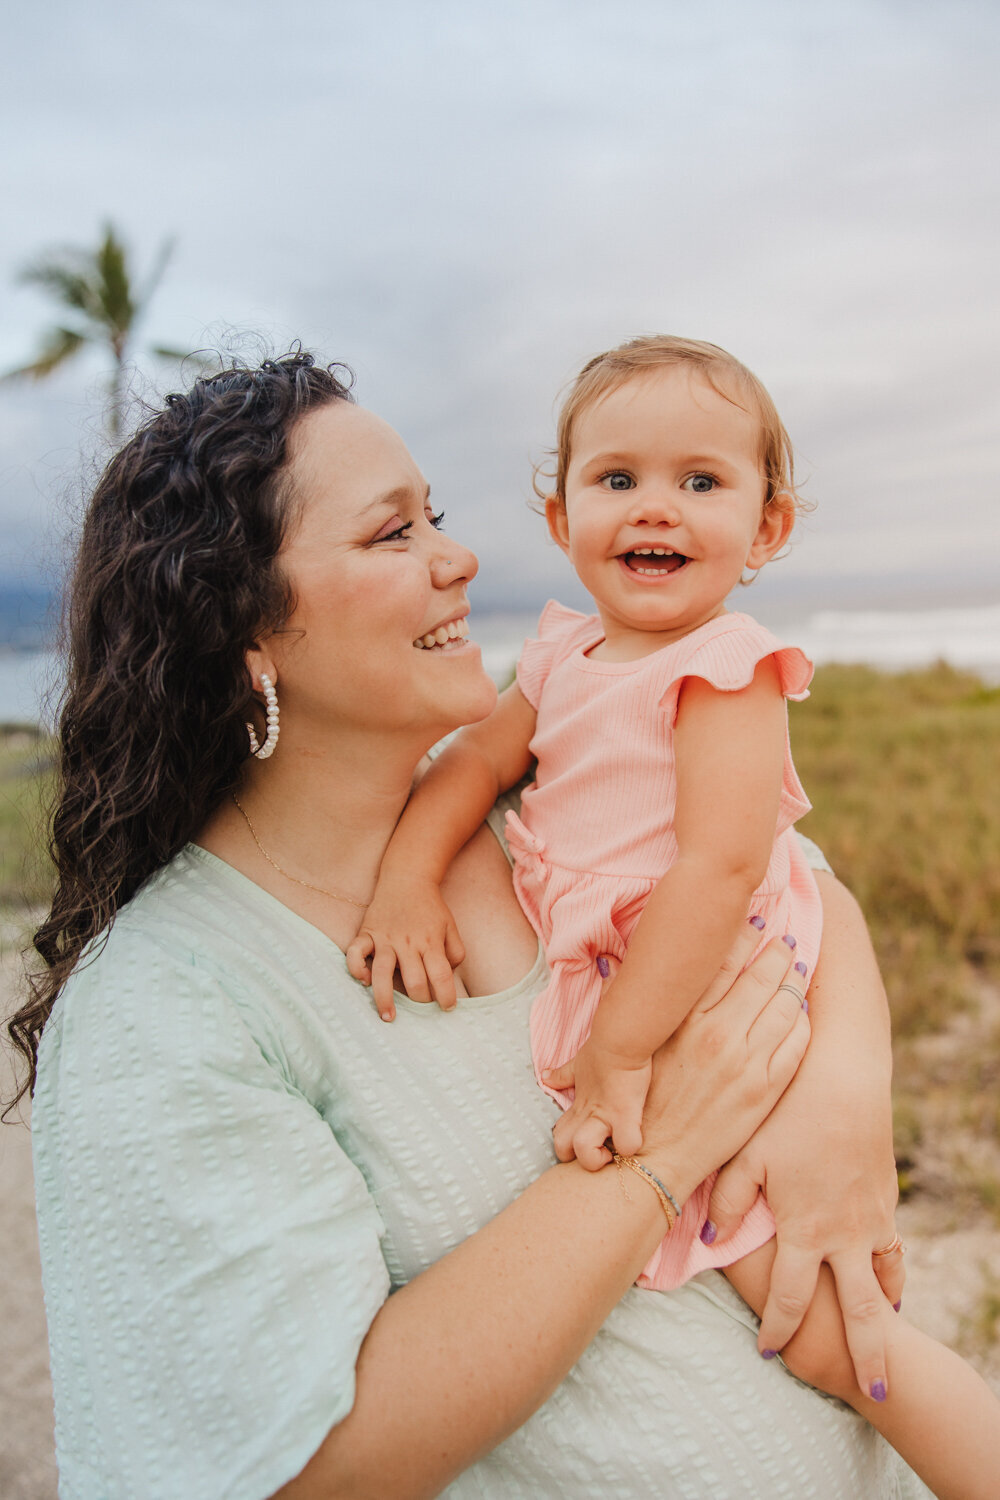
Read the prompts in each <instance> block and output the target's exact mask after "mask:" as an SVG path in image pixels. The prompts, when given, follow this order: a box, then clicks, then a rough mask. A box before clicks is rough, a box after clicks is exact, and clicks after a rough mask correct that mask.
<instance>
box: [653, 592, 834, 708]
mask: <svg viewBox="0 0 1000 1500" xmlns="http://www.w3.org/2000/svg"><path fill="white" fill-rule="evenodd" d="M768 656H771V657H773V658H774V662H775V665H776V666H777V668H778V677H779V681H780V683H781V691H782V694H783V695H784V697H786V698H791V699H793V700H794V701H795V702H799V701H800V700H801V699H803V698H808V696H809V684H810V682H811V681H812V675H813V664H812V662H811V661H810V660H809V658H808V656H806V654H805V652H804V651H801V650H800V649H799V647H798V646H786V645H785V644H784V642H783V641H780V640H779V639H778V637H777V636H776V635H773V634H772V633H771V631H770V630H767V629H766V628H765V627H764V626H763V625H759V624H758V623H757V621H756V620H752V619H751V618H750V616H749V615H740V614H733V615H722V616H720V618H719V619H718V620H711V621H709V623H708V625H705V626H703V627H702V629H701V630H695V631H692V633H691V635H690V636H687V637H685V639H684V640H682V641H680V642H678V649H677V651H676V652H675V654H674V655H673V656H672V659H671V670H670V682H669V683H668V684H666V686H665V689H664V694H663V699H662V701H663V702H664V703H667V702H668V701H669V700H670V699H671V697H673V698H674V700H675V701H676V694H677V689H678V688H679V686H680V684H681V683H682V682H683V680H684V678H685V677H701V678H703V679H704V681H705V682H708V683H710V684H711V685H712V687H714V688H718V689H719V691H720V692H724V693H734V692H738V691H739V690H740V688H745V687H748V686H749V685H750V683H751V682H752V681H753V675H754V672H755V671H756V670H757V664H758V662H762V661H764V660H765V658H766V657H768Z"/></svg>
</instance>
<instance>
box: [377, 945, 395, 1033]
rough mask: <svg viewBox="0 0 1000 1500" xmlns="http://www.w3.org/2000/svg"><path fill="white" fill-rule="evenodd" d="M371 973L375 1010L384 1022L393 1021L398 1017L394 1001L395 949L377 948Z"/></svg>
mask: <svg viewBox="0 0 1000 1500" xmlns="http://www.w3.org/2000/svg"><path fill="white" fill-rule="evenodd" d="M371 973H372V999H373V1000H374V1001H375V1009H376V1010H377V1011H378V1013H379V1015H380V1016H381V1017H382V1020H383V1021H391V1020H393V1019H394V1017H395V1015H396V1002H395V1000H394V999H393V979H394V978H395V975H396V953H395V950H394V949H393V948H390V947H388V946H385V945H383V946H380V947H377V948H376V950H375V957H374V958H373V959H372V962H371Z"/></svg>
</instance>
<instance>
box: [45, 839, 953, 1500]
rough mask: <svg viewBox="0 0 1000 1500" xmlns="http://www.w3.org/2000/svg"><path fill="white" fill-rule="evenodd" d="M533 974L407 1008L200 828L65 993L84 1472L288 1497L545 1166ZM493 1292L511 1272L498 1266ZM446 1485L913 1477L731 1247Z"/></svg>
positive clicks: (556, 1499)
mask: <svg viewBox="0 0 1000 1500" xmlns="http://www.w3.org/2000/svg"><path fill="white" fill-rule="evenodd" d="M543 981H544V966H543V963H542V961H541V958H540V957H539V958H538V960H536V963H535V966H534V967H533V969H532V971H531V972H530V973H529V974H528V975H526V976H525V978H524V979H523V980H522V981H521V983H520V984H518V985H516V986H514V987H513V988H512V989H510V990H508V991H506V992H504V993H503V994H501V995H496V996H487V997H484V998H480V999H475V1000H470V1001H465V1002H463V1003H462V1005H461V1006H460V1008H459V1010H458V1011H457V1012H454V1013H452V1014H450V1015H444V1014H442V1013H441V1012H440V1011H438V1010H437V1009H436V1007H430V1006H427V1007H422V1006H418V1005H415V1004H413V1003H412V1002H410V1001H409V1000H407V999H406V998H404V997H397V1004H398V1007H399V1016H398V1019H397V1021H396V1023H395V1024H394V1025H393V1026H385V1025H384V1024H383V1023H382V1022H381V1021H379V1019H378V1018H377V1016H376V1015H375V1013H374V1011H373V1009H372V1006H371V1004H370V1000H369V997H368V994H367V992H366V991H365V990H363V989H362V988H360V987H359V986H358V985H357V984H355V982H354V981H353V980H352V979H351V978H350V976H349V975H348V974H347V970H346V966H345V963H344V959H343V956H342V955H341V954H340V952H339V950H338V949H336V948H335V947H334V946H333V944H331V943H330V942H329V941H328V940H327V939H326V938H325V937H324V936H323V935H322V934H321V933H319V932H318V931H317V930H316V929H315V928H313V927H311V926H310V925H309V924H308V923H306V922H304V921H302V920H301V919H300V918H298V917H297V916H295V914H294V913H292V912H290V911H289V910H288V909H287V908H285V907H284V906H282V905H281V904H280V903H279V902H277V901H275V900H274V899H273V898H272V897H270V896H268V895H267V894H266V893H265V892H264V891H261V890H260V889H259V888H258V887H257V886H255V885H254V884H253V883H252V882H250V881H248V880H246V879H245V878H244V877H243V876H241V875H240V874H238V872H236V871H235V870H232V869H231V868H230V867H229V866H227V865H226V864H224V863H222V862H221V861H219V860H218V859H215V858H214V857H213V856H212V855H209V854H207V853H205V851H203V850H200V849H197V848H193V847H191V848H188V849H187V850H185V851H184V852H183V853H182V854H180V855H179V856H178V858H177V859H176V860H175V861H174V862H173V864H172V865H170V866H169V867H168V868H167V869H166V870H164V871H162V872H161V873H160V874H159V875H158V876H156V877H155V878H154V879H153V880H151V881H150V882H149V884H148V885H147V886H146V887H145V888H144V889H143V891H142V892H141V893H140V894H139V895H138V896H137V897H136V898H135V899H134V900H133V901H132V902H131V903H130V905H129V906H128V907H127V908H126V909H125V911H123V912H122V914H121V916H120V918H119V920H118V922H117V923H116V925H115V928H114V931H113V932H112V934H111V937H110V939H109V941H108V943H107V946H106V947H105V949H104V950H103V952H102V953H100V955H99V956H98V957H97V958H96V959H95V960H94V961H93V962H92V963H90V964H89V965H88V966H86V967H84V968H83V969H81V970H80V971H79V972H78V973H77V974H76V975H75V976H74V977H73V979H72V980H71V981H70V984H69V985H68V986H67V988H66V990H65V992H64V994H63V996H62V997H61V999H60V1001H59V1003H58V1005H57V1008H56V1011H55V1013H54V1014H53V1017H52V1020H51V1021H50V1023H49V1025H48V1027H47V1028H46V1031H45V1035H44V1038H43V1042H42V1050H41V1060H40V1075H39V1085H38V1090H37V1093H36V1099H35V1105H34V1111H33V1131H34V1151H35V1171H36V1182H37V1195H38V1210H39V1230H40V1239H41V1247H42V1261H43V1275H44V1283H45V1294H46V1308H47V1313H48V1318H49V1334H50V1342H51V1350H52V1373H53V1383H54V1389H55V1400H56V1441H57V1452H58V1458H59V1464H60V1493H61V1495H62V1497H63V1500H263V1497H265V1496H267V1495H270V1494H271V1493H272V1492H273V1491H274V1490H275V1489H277V1488H278V1487H279V1486H280V1485H281V1484H283V1483H284V1482H286V1481H287V1480H288V1479H290V1478H291V1477H292V1476H293V1475H294V1474H295V1473H296V1472H298V1470H299V1469H300V1468H301V1467H302V1465H303V1464H304V1463H305V1461H306V1460H307V1459H308V1457H309V1456H310V1455H311V1454H312V1453H313V1452H314V1451H315V1449H316V1448H317V1447H318V1446H319V1444H320V1442H321V1441H322V1439H323V1437H324V1436H325V1434H326V1432H327V1431H328V1429H329V1428H330V1426H331V1425H332V1424H333V1423H335V1422H336V1421H338V1420H339V1419H341V1418H342V1417H343V1416H344V1415H345V1414H346V1412H347V1411H348V1410H349V1409H350V1406H351V1403H352V1400H353V1393H354V1363H355V1359H356V1356H357V1350H358V1348H359V1346H360V1343H361V1340H362V1339H363V1337H364V1333H365V1331H366V1329H367V1327H368V1325H369V1323H370V1322H371V1320H372V1318H373V1317H374V1316H375V1314H376V1312H377V1311H378V1309H379V1307H380V1306H381V1304H382V1302H383V1301H384V1299H385V1297H386V1296H387V1295H388V1293H389V1291H390V1287H391V1286H393V1285H400V1284H402V1283H403V1282H404V1281H406V1280H407V1279H408V1278H410V1277H411V1276H413V1275H415V1274H417V1273H418V1272H419V1271H421V1270H422V1269H424V1268H425V1267H426V1266H427V1265H429V1264H430V1263H431V1262H433V1261H434V1260H436V1259H438V1258H439V1257H440V1256H441V1255H442V1254H444V1253H445V1252H446V1251H447V1250H448V1249H450V1248H451V1247H452V1246H454V1245H455V1244H457V1243H458V1242H460V1241H461V1240H462V1239H463V1238H465V1237H466V1236H467V1235H468V1234H470V1233H472V1232H473V1231H474V1230H476V1229H477V1228H478V1227H479V1226H480V1225H482V1224H483V1223H484V1222H486V1221H487V1220H488V1219H489V1218H491V1217H492V1216H493V1215H495V1214H496V1213H497V1212H498V1211H499V1210H500V1209H501V1208H503V1207H504V1205H505V1204H507V1203H508V1202H510V1200H511V1199H512V1198H513V1197H514V1195H515V1194H517V1193H518V1192H519V1191H520V1190H522V1189H523V1188H524V1187H525V1186H526V1185H527V1184H528V1183H529V1182H530V1181H532V1180H533V1179H534V1178H535V1177H536V1176H537V1175H538V1174H539V1173H540V1172H541V1171H543V1170H544V1169H545V1168H546V1167H547V1166H548V1165H550V1163H551V1160H552V1157H551V1142H550V1135H549V1132H550V1128H551V1124H552V1120H553V1118H554V1112H555V1106H554V1105H553V1104H552V1103H551V1101H550V1100H548V1099H547V1098H546V1097H545V1096H544V1095H543V1094H541V1092H540V1091H539V1090H538V1089H537V1088H536V1086H535V1084H534V1081H533V1077H532V1070H531V1060H530V1055H529V1049H528V1013H529V1011H530V1007H531V1002H532V999H533V997H534V995H535V994H536V993H537V991H538V989H539V988H540V986H541V984H542V983H543ZM483 1294H484V1296H488V1295H489V1288H488V1287H487V1288H484V1292H483ZM445 1493H446V1494H447V1495H448V1496H449V1497H452V1500H471V1497H481V1500H482V1497H486V1500H501V1497H503V1500H582V1497H594V1500H598V1497H600V1500H605V1497H614V1500H653V1497H661V1496H662V1497H671V1500H673V1497H678V1500H681V1497H683V1500H687V1497H691V1500H707V1497H709V1496H711V1497H713V1500H715V1497H719V1496H725V1497H728V1500H739V1497H758V1496H759V1497H768V1500H785V1497H788V1500H791V1497H793V1496H794V1497H796V1500H858V1497H860V1496H864V1497H865V1500H912V1497H916V1496H918V1495H923V1494H925V1493H926V1492H925V1491H924V1490H923V1489H922V1488H921V1487H920V1486H919V1485H918V1484H917V1483H916V1482H915V1481H914V1480H913V1479H912V1476H909V1475H908V1472H907V1471H904V1470H903V1468H902V1466H901V1465H900V1463H899V1461H898V1460H897V1459H896V1457H895V1455H894V1454H892V1453H891V1450H889V1449H888V1448H887V1447H886V1446H885V1445H884V1444H883V1443H882V1442H881V1440H880V1439H879V1438H878V1437H877V1436H876V1435H875V1434H874V1433H873V1432H872V1431H871V1429H869V1428H868V1427H867V1426H866V1425H865V1424H864V1423H863V1422H862V1421H861V1420H860V1419H859V1418H857V1417H855V1416H854V1415H853V1414H852V1413H850V1412H848V1411H847V1410H846V1409H844V1408H842V1407H840V1406H839V1405H838V1404H837V1403H836V1402H832V1401H829V1400H826V1399H825V1398H823V1397H820V1396H818V1395H816V1394H815V1393H813V1392H810V1391H808V1390H807V1389H806V1388H805V1387H803V1386H801V1385H799V1384H798V1383H797V1382H796V1381H794V1380H793V1379H792V1378H791V1377H790V1376H789V1375H787V1374H786V1373H785V1372H784V1371H783V1370H782V1369H781V1368H780V1367H778V1365H777V1363H776V1362H775V1363H772V1364H765V1363H764V1362H763V1361H762V1360H761V1359H760V1358H759V1356H758V1355H757V1353H756V1349H755V1345H754V1319H753V1318H752V1316H751V1315H750V1314H749V1312H748V1311H747V1309H746V1308H745V1306H744V1305H743V1303H742V1302H741V1301H740V1300H739V1298H738V1297H736V1296H735V1294H734V1293H733V1292H732V1291H731V1289H730V1288H729V1286H728V1284H727V1283H726V1282H725V1281H724V1280H723V1279H722V1278H721V1276H719V1275H718V1274H717V1273H707V1274H706V1275H704V1276H702V1277H700V1278H698V1279H697V1280H695V1281H693V1282H691V1283H689V1284H688V1285H687V1286H685V1287H683V1288H682V1289H681V1290H680V1291H678V1292H676V1293H670V1294H669V1295H663V1294H660V1293H656V1292H642V1291H638V1290H633V1291H632V1292H630V1293H629V1294H628V1295H627V1296H626V1297H625V1298H624V1299H623V1301H622V1303H621V1304H620V1305H619V1307H618V1308H617V1309H616V1310H615V1311H614V1313H613V1314H612V1315H611V1317H610V1318H609V1319H608V1321H607V1323H606V1324H605V1327H604V1329H603V1330H602V1331H601V1333H600V1334H599V1335H598V1337H597V1338H596V1339H595V1340H594V1342H593V1344H592V1345H591V1346H590V1348H589V1349H588V1350H587V1352H586V1353H585V1355H584V1357H583V1358H582V1359H581V1360H580V1362H579V1364H578V1365H577V1366H576V1367H575V1368H574V1369H573V1370H572V1371H571V1372H570V1374H569V1375H568V1376H567V1378H566V1379H565V1380H564V1382H563V1384H562V1385H561V1386H560V1388H559V1390H558V1391H557V1392H556V1393H555V1395H554V1396H553V1397H552V1398H551V1399H550V1400H549V1401H548V1402H547V1403H546V1405H545V1406H544V1407H543V1408H542V1409H541V1410H540V1411H539V1412H538V1413H536V1415H535V1416H534V1417H533V1418H532V1419H531V1420H530V1421H529V1422H528V1423H526V1424H525V1426H524V1427H522V1428H521V1429H520V1430H519V1431H518V1432H517V1433H515V1434H514V1435H513V1437H511V1438H510V1439H508V1440H507V1441H506V1442H505V1443H503V1444H502V1445H501V1446H500V1447H499V1448H497V1449H496V1450H495V1451H494V1452H493V1453H492V1454H491V1455H490V1456H489V1457H488V1458H486V1459H485V1460H483V1461H482V1462H480V1463H479V1464H477V1465H475V1466H474V1467H473V1468H472V1469H470V1470H468V1471H467V1472H466V1473H465V1474H464V1475H462V1476H461V1477H460V1478H459V1479H458V1480H456V1481H455V1482H454V1483H453V1484H452V1485H451V1486H449V1488H448V1490H447V1491H446V1492H445Z"/></svg>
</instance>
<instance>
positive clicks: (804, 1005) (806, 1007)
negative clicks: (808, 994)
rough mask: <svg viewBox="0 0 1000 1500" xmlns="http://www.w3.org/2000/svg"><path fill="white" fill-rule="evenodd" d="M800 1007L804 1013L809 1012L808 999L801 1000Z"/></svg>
mask: <svg viewBox="0 0 1000 1500" xmlns="http://www.w3.org/2000/svg"><path fill="white" fill-rule="evenodd" d="M802 1009H803V1010H804V1011H805V1013H806V1015H808V1014H809V1001H808V1000H803V1002H802Z"/></svg>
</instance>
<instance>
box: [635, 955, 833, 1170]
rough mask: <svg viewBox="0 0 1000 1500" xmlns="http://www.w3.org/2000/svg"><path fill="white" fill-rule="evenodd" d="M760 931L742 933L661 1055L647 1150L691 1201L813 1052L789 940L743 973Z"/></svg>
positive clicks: (649, 1107)
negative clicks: (790, 983) (791, 981)
mask: <svg viewBox="0 0 1000 1500" xmlns="http://www.w3.org/2000/svg"><path fill="white" fill-rule="evenodd" d="M759 937H760V934H759V933H758V932H757V931H756V929H753V928H750V927H748V928H747V930H746V932H745V933H743V934H741V936H740V938H739V941H738V942H737V944H736V945H735V947H734V949H733V951H732V953H731V954H730V955H729V958H728V959H727V961H726V963H725V964H724V965H723V966H722V968H721V969H720V970H719V973H718V974H717V975H716V977H715V979H714V980H713V981H712V983H711V985H710V986H709V988H708V989H707V990H706V992H705V994H704V995H703V996H702V998H701V999H700V1000H699V1001H698V1003H697V1005H695V1006H694V1008H693V1009H692V1011H691V1013H690V1014H689V1015H688V1016H687V1018H686V1019H685V1020H684V1021H683V1022H682V1024H681V1025H680V1026H679V1027H678V1028H677V1030H676V1032H675V1033H674V1035H673V1036H672V1037H671V1038H670V1039H669V1041H667V1042H666V1043H665V1044H664V1046H663V1047H661V1048H660V1050H659V1052H658V1053H657V1054H656V1056H655V1057H654V1059H653V1078H652V1083H651V1085H650V1089H649V1094H648V1096H647V1099H646V1112H645V1115H644V1118H643V1151H642V1155H643V1158H644V1159H645V1160H648V1161H649V1162H650V1165H654V1164H655V1170H657V1173H658V1175H660V1176H662V1177H663V1178H664V1181H666V1182H667V1183H668V1184H669V1185H670V1186H671V1187H673V1188H674V1190H675V1191H677V1188H676V1186H675V1185H677V1184H679V1185H680V1186H681V1191H682V1192H683V1195H684V1196H685V1197H686V1196H688V1195H689V1194H690V1193H691V1192H693V1191H694V1189H695V1187H697V1185H698V1183H700V1182H702V1181H704V1179H705V1178H706V1177H707V1176H708V1175H709V1173H710V1172H714V1171H715V1170H716V1168H717V1167H719V1166H720V1165H721V1164H722V1163H723V1162H725V1161H728V1160H729V1158H730V1157H732V1156H733V1154H734V1153H735V1152H737V1151H739V1150H740V1148H741V1147H742V1146H744V1145H745V1143H746V1142H747V1141H748V1140H749V1138H750V1137H751V1136H752V1135H753V1133H754V1131H755V1130H757V1129H758V1127H759V1125H760V1124H761V1122H762V1121H763V1120H764V1119H765V1118H766V1116H767V1115H768V1114H769V1113H770V1112H771V1110H772V1109H773V1108H774V1106H775V1105H776V1103H777V1102H778V1100H779V1099H780V1097H781V1095H782V1094H783V1093H784V1091H785V1089H786V1088H787V1087H788V1085H789V1083H790V1082H791V1080H792V1078H793V1077H794V1075H795V1072H796V1069H797V1068H798V1067H799V1065H800V1063H801V1062H802V1059H803V1056H804V1055H805V1052H806V1046H807V1044H808V1041H809V1022H808V1021H807V1019H806V1013H805V1011H804V1010H803V1008H802V1005H801V1003H800V1001H799V999H798V997H797V996H796V995H795V994H794V993H793V991H792V990H791V989H789V988H782V986H784V985H785V982H786V979H787V976H788V972H789V969H790V966H791V962H792V957H793V955H792V952H791V950H790V949H789V948H788V946H787V945H786V944H785V943H782V942H780V941H775V942H773V943H769V944H768V945H767V947H766V948H765V949H764V950H763V951H762V952H761V953H760V954H759V955H758V956H757V958H756V959H755V960H754V962H753V963H752V964H751V965H750V967H749V968H748V969H747V970H746V972H745V973H742V974H741V973H740V969H741V967H742V965H743V964H744V963H745V962H746V960H747V958H748V957H749V956H750V954H751V953H752V952H753V949H754V947H755V946H756V944H757V942H758V941H759ZM660 1167H662V1168H663V1171H662V1172H661V1171H659V1168H660Z"/></svg>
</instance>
